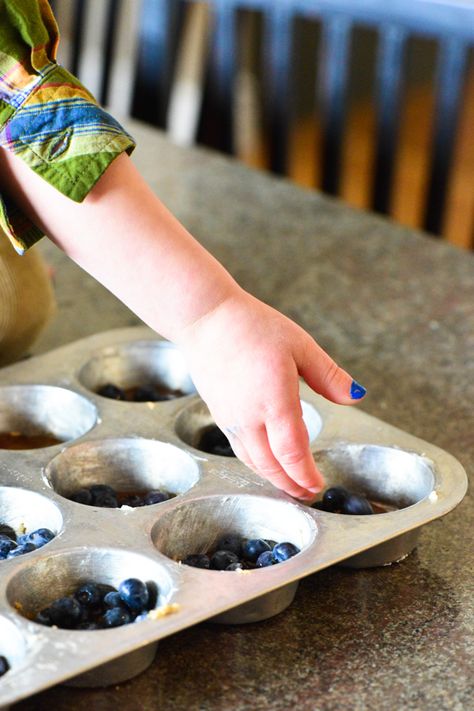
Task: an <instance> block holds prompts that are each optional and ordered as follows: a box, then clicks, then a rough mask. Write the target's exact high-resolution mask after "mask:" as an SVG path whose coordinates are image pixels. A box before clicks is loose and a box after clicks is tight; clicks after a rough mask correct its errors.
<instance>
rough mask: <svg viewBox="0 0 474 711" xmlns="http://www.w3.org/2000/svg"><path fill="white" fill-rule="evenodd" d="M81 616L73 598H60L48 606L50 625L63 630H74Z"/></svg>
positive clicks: (79, 608) (79, 607)
mask: <svg viewBox="0 0 474 711" xmlns="http://www.w3.org/2000/svg"><path fill="white" fill-rule="evenodd" d="M81 615H82V608H81V606H80V605H79V603H78V601H77V600H76V599H75V598H74V597H60V598H58V599H57V600H55V601H54V602H52V603H51V605H50V606H49V617H50V619H51V622H52V624H53V625H56V627H62V628H63V629H74V627H75V626H76V624H77V623H78V622H79V621H80V619H81Z"/></svg>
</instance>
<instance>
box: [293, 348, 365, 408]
mask: <svg viewBox="0 0 474 711" xmlns="http://www.w3.org/2000/svg"><path fill="white" fill-rule="evenodd" d="M297 365H298V372H299V374H300V375H301V377H302V378H303V379H304V380H305V381H306V383H307V384H308V385H309V387H310V388H311V389H312V390H314V391H315V392H317V393H319V394H320V395H322V396H323V397H325V398H327V399H328V400H331V401H332V402H336V403H338V404H340V405H353V404H354V403H356V402H358V401H359V400H361V399H362V398H363V397H364V396H365V394H366V392H367V391H366V389H365V388H364V386H363V385H361V384H360V383H358V382H357V381H356V380H354V379H353V378H352V376H351V375H349V373H347V372H346V371H345V370H343V369H342V368H340V367H339V366H338V364H337V363H336V362H335V361H334V360H333V359H332V358H331V357H330V356H328V354H327V353H326V352H325V351H324V350H323V349H322V348H321V346H318V344H317V343H316V342H315V341H313V340H312V339H311V343H310V344H309V346H308V348H307V350H306V351H305V357H304V359H303V361H302V362H300V363H298V362H297Z"/></svg>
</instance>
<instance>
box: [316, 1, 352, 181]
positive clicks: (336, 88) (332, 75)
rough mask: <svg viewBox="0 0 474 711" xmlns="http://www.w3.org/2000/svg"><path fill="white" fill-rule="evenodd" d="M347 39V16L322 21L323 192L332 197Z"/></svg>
mask: <svg viewBox="0 0 474 711" xmlns="http://www.w3.org/2000/svg"><path fill="white" fill-rule="evenodd" d="M350 39H351V21H350V18H349V17H348V16H347V15H335V16H333V17H325V18H324V19H323V26H322V37H321V54H320V64H319V81H318V84H319V91H318V96H319V106H320V113H321V127H322V147H321V161H322V189H323V190H324V191H325V192H327V193H331V194H333V195H335V194H337V193H338V192H339V184H340V179H341V166H342V145H343V133H344V126H345V122H346V113H347V78H348V60H349V52H350Z"/></svg>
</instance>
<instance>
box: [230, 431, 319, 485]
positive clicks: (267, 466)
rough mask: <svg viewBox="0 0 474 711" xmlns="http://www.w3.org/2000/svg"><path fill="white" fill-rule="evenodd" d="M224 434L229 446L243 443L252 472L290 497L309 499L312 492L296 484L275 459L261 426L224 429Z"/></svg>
mask: <svg viewBox="0 0 474 711" xmlns="http://www.w3.org/2000/svg"><path fill="white" fill-rule="evenodd" d="M226 433H229V435H230V437H231V444H233V442H234V441H235V440H238V441H240V442H243V443H244V447H245V450H246V452H247V454H248V457H249V459H250V461H251V463H252V466H251V469H253V471H255V472H256V473H257V474H259V475H260V476H262V477H263V478H264V479H267V480H268V481H269V482H270V483H271V484H273V486H276V487H277V489H282V490H283V491H285V492H286V493H287V494H289V495H290V496H294V497H295V498H310V496H311V494H312V492H310V491H308V489H307V488H306V487H303V486H300V485H299V484H298V483H296V482H295V481H294V479H293V478H292V477H291V476H290V475H289V474H288V473H287V472H286V471H285V470H284V469H283V468H282V466H281V465H280V463H279V462H278V461H277V459H276V458H275V456H274V454H273V452H272V450H271V447H270V444H269V441H268V437H267V433H266V430H265V427H264V426H263V425H262V426H260V427H256V428H251V427H248V428H247V427H246V428H240V429H239V430H236V429H235V428H234V429H232V428H231V429H230V430H229V429H226ZM236 454H237V452H236ZM239 458H240V457H239Z"/></svg>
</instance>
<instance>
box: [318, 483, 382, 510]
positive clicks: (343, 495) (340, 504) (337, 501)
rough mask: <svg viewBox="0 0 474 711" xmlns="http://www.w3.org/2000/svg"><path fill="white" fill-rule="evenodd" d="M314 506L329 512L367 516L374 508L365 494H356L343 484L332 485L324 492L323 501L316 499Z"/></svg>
mask: <svg viewBox="0 0 474 711" xmlns="http://www.w3.org/2000/svg"><path fill="white" fill-rule="evenodd" d="M313 508H315V509H319V510H320V511H329V513H338V514H349V515H352V516H367V515H368V514H373V513H374V510H373V508H372V505H371V503H370V501H368V500H367V499H366V497H365V496H361V495H360V494H354V493H353V492H351V491H349V490H348V489H346V488H345V487H343V486H331V488H330V489H326V491H325V492H324V494H323V498H322V501H316V503H314V504H313Z"/></svg>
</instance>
